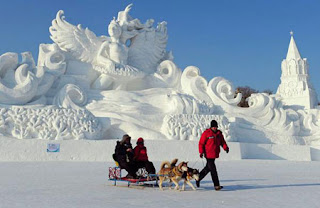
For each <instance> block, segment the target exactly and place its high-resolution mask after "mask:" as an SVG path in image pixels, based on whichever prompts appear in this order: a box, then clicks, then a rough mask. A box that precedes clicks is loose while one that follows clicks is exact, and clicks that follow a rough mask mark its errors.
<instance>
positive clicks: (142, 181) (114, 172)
mask: <svg viewBox="0 0 320 208" xmlns="http://www.w3.org/2000/svg"><path fill="white" fill-rule="evenodd" d="M121 170H122V169H121V168H120V167H119V166H115V167H109V181H113V185H114V186H117V183H118V182H124V183H127V186H128V187H130V186H131V185H134V186H151V187H157V186H158V175H157V174H149V173H148V172H147V171H146V169H145V168H140V169H139V170H138V172H137V176H138V177H137V178H127V177H125V176H122V174H121Z"/></svg>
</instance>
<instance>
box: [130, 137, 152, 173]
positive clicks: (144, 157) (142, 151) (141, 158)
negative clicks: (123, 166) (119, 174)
mask: <svg viewBox="0 0 320 208" xmlns="http://www.w3.org/2000/svg"><path fill="white" fill-rule="evenodd" d="M133 160H134V161H135V163H136V167H137V168H145V169H146V171H147V172H148V173H149V174H155V173H156V169H155V168H154V166H153V163H152V162H150V161H149V159H148V154H147V148H146V147H145V146H144V140H143V138H141V137H140V138H139V139H138V140H137V146H136V147H135V148H134V157H133Z"/></svg>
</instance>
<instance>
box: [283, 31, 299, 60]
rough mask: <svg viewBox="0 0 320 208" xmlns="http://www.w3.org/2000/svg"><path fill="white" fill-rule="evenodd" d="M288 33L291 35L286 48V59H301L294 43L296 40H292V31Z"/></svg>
mask: <svg viewBox="0 0 320 208" xmlns="http://www.w3.org/2000/svg"><path fill="white" fill-rule="evenodd" d="M290 35H291V39H290V44H289V48H288V53H287V58H286V59H287V60H290V59H296V60H299V59H301V56H300V53H299V50H298V47H297V45H296V42H295V41H294V38H293V32H292V31H291V32H290Z"/></svg>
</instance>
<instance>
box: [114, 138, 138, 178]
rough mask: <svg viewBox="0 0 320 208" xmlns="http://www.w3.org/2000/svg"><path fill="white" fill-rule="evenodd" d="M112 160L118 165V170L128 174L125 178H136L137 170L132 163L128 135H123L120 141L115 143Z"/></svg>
mask: <svg viewBox="0 0 320 208" xmlns="http://www.w3.org/2000/svg"><path fill="white" fill-rule="evenodd" d="M113 159H114V160H115V161H117V162H118V163H119V166H120V168H122V169H125V170H126V171H127V172H128V175H127V176H126V177H127V178H136V177H137V175H136V172H137V168H136V166H135V164H134V162H133V150H132V145H131V137H130V136H129V135H128V134H125V135H123V137H122V140H121V141H120V142H119V141H117V145H116V148H115V154H114V155H113Z"/></svg>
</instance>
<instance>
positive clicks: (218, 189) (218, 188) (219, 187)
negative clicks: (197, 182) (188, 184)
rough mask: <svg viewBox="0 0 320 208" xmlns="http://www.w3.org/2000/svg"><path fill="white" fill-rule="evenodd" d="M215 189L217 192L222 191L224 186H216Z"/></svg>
mask: <svg viewBox="0 0 320 208" xmlns="http://www.w3.org/2000/svg"><path fill="white" fill-rule="evenodd" d="M214 189H215V190H216V191H220V190H221V189H223V186H215V187H214Z"/></svg>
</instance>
